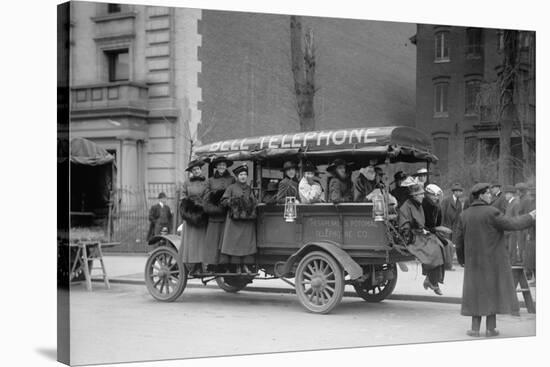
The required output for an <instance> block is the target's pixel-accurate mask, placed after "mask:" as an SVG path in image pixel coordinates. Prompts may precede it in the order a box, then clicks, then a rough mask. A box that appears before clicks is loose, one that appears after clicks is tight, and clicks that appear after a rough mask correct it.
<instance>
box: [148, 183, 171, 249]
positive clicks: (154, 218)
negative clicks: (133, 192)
mask: <svg viewBox="0 0 550 367" xmlns="http://www.w3.org/2000/svg"><path fill="white" fill-rule="evenodd" d="M158 200H159V202H158V203H156V204H155V205H153V206H152V207H151V209H149V233H147V240H149V239H151V237H153V236H156V235H158V234H159V233H160V231H161V230H162V229H163V228H166V229H167V230H168V233H172V211H171V210H170V207H169V206H168V205H167V204H166V194H165V193H163V192H161V193H160V194H159V196H158Z"/></svg>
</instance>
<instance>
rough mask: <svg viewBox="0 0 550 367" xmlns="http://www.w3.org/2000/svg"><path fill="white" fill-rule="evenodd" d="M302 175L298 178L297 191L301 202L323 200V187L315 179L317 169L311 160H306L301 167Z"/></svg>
mask: <svg viewBox="0 0 550 367" xmlns="http://www.w3.org/2000/svg"><path fill="white" fill-rule="evenodd" d="M303 171H304V177H302V179H301V180H300V184H299V185H298V191H299V192H300V202H301V203H302V204H315V203H322V202H324V201H325V200H324V198H323V187H322V186H321V184H320V183H319V182H318V181H317V176H318V175H319V171H317V167H315V165H314V164H313V163H311V162H306V163H305V164H304V167H303Z"/></svg>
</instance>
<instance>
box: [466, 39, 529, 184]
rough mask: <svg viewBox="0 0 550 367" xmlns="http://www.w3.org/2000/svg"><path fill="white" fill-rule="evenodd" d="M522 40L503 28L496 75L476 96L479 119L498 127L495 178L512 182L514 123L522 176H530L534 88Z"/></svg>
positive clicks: (507, 182)
mask: <svg viewBox="0 0 550 367" xmlns="http://www.w3.org/2000/svg"><path fill="white" fill-rule="evenodd" d="M522 41H523V42H522ZM524 42H525V40H524V39H522V38H521V37H520V31H516V30H504V31H503V43H502V60H501V66H500V69H499V70H498V73H497V78H496V80H494V81H489V82H485V83H484V84H483V85H482V86H481V89H480V93H479V95H478V98H477V105H478V108H479V110H478V112H479V116H480V119H481V120H487V119H488V120H491V121H493V122H494V123H495V124H496V125H497V128H498V129H499V164H498V177H499V180H500V181H501V182H503V183H505V184H509V183H511V181H512V174H511V172H512V167H513V166H514V165H516V164H517V163H515V162H514V159H512V149H511V146H512V134H513V132H514V131H515V130H517V124H519V131H518V133H519V136H520V137H521V139H522V153H523V154H522V155H523V167H524V169H523V173H524V176H529V174H528V172H531V169H530V167H531V163H530V156H531V149H530V147H529V145H528V144H527V138H526V137H527V135H528V131H527V129H526V125H527V124H528V123H529V121H531V117H532V116H531V114H530V110H531V106H530V102H529V101H530V99H531V98H530V97H531V93H532V91H534V88H532V87H531V85H529V82H531V81H532V82H534V75H533V74H532V70H534V64H529V63H527V64H526V63H524V62H523V61H524V60H523V59H522V52H523V51H522V49H525V44H524ZM530 46H531V47H529V48H534V43H533V42H532V43H531V44H530ZM533 62H534V58H533Z"/></svg>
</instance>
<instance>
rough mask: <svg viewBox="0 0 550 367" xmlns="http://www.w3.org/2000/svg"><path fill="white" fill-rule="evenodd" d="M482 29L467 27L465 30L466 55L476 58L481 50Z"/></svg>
mask: <svg viewBox="0 0 550 367" xmlns="http://www.w3.org/2000/svg"><path fill="white" fill-rule="evenodd" d="M482 32H483V31H482V29H481V28H469V29H467V30H466V56H467V57H473V58H478V57H480V56H481V51H482V40H481V38H482V36H483V33H482Z"/></svg>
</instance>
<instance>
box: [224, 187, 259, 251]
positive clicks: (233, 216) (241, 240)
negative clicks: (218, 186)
mask: <svg viewBox="0 0 550 367" xmlns="http://www.w3.org/2000/svg"><path fill="white" fill-rule="evenodd" d="M236 199H237V200H236ZM235 201H239V202H240V203H242V204H244V205H234V204H233V202H235ZM222 205H224V206H225V207H227V208H228V209H229V211H228V213H227V220H226V222H225V230H224V233H223V242H222V246H221V253H222V254H225V255H229V256H248V255H252V254H254V253H256V220H255V219H238V218H243V217H250V213H251V212H253V211H255V210H256V199H255V198H254V195H253V193H252V188H251V187H250V185H248V184H246V183H244V184H243V183H240V182H236V183H234V184H232V185H230V186H229V187H228V188H227V190H225V193H224V194H223V198H222ZM239 211H240V212H239ZM245 213H246V215H242V214H245Z"/></svg>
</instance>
